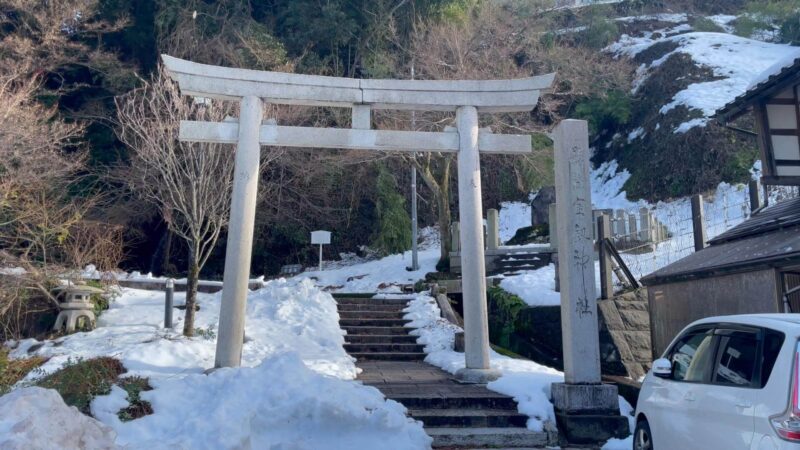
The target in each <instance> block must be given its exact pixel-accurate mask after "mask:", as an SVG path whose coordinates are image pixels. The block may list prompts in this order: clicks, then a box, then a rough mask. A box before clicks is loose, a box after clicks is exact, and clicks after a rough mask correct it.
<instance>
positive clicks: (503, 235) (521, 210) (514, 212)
mask: <svg viewBox="0 0 800 450" xmlns="http://www.w3.org/2000/svg"><path fill="white" fill-rule="evenodd" d="M529 226H531V205H530V203H523V202H503V203H501V204H500V242H507V241H509V240H510V239H511V238H513V237H514V235H515V234H516V233H517V230H519V229H520V228H525V227H529Z"/></svg>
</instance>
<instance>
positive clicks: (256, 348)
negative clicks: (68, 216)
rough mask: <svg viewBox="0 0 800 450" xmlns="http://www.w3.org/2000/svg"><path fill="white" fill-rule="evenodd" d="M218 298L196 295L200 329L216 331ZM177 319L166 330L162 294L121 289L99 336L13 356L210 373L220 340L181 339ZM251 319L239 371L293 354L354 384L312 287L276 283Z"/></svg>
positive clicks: (23, 347)
mask: <svg viewBox="0 0 800 450" xmlns="http://www.w3.org/2000/svg"><path fill="white" fill-rule="evenodd" d="M220 298H221V293H216V294H202V293H200V294H198V299H197V300H198V304H199V305H200V311H198V312H197V314H196V317H195V327H196V328H200V329H203V330H206V331H209V330H210V331H212V332H213V331H215V330H214V328H215V327H216V326H217V323H218V322H219V304H220ZM184 301H185V294H184V293H175V303H176V304H178V305H179V304H182V303H183V302H184ZM173 317H174V319H173V320H174V325H175V328H174V331H166V330H164V329H163V328H162V327H163V320H164V294H163V293H161V292H154V291H141V290H136V289H122V290H121V294H120V295H119V296H118V297H117V298H116V299H115V300H114V301H113V302H112V303H111V307H110V308H109V310H108V311H105V312H104V313H103V314H102V315H101V316H100V318H99V320H98V327H97V328H96V329H95V330H93V331H91V332H88V333H75V334H71V335H68V336H64V337H63V338H59V339H57V340H55V341H45V342H43V343H39V342H37V341H36V340H34V339H27V340H24V341H22V342H21V343H20V345H19V346H18V348H17V349H15V350H14V351H12V352H11V356H12V357H14V358H20V357H25V356H26V355H28V352H27V351H28V349H29V348H30V347H31V346H32V345H34V344H42V346H41V348H39V349H37V350H36V351H35V352H33V354H36V355H40V356H45V357H49V358H50V360H49V361H48V362H47V363H45V365H43V366H42V369H43V370H44V371H45V372H48V373H49V372H52V371H54V370H57V369H58V368H60V367H61V366H62V365H63V364H64V363H65V362H66V361H67V359H68V358H70V357H72V358H75V357H84V358H92V357H96V356H104V355H113V356H115V357H116V358H118V359H119V360H121V361H122V363H123V364H124V365H125V367H126V368H128V370H129V371H130V372H129V374H130V375H141V376H146V377H151V378H172V377H182V376H186V375H188V374H190V373H202V372H203V371H205V370H206V369H208V368H210V367H213V365H214V352H215V349H216V339H215V338H210V339H209V338H203V337H195V338H192V339H188V338H185V337H183V336H182V335H181V334H180V330H182V329H183V311H180V310H177V309H176V310H175V311H174V313H173ZM246 318H247V320H246V322H245V335H246V338H247V342H245V344H244V350H243V354H242V365H244V366H255V365H258V364H259V363H261V361H263V360H264V358H266V357H267V356H271V355H275V354H278V353H283V352H288V351H294V352H297V353H298V354H299V355H300V357H301V358H302V359H303V361H304V362H305V363H306V365H307V366H308V367H309V368H311V369H313V370H317V371H318V372H321V373H324V374H328V375H333V376H337V377H340V378H345V379H352V378H355V376H356V368H355V364H354V363H353V360H352V358H351V357H350V356H348V355H347V353H346V352H345V351H344V348H343V347H342V345H343V344H344V337H343V334H344V332H343V331H342V330H341V329H340V328H339V322H338V320H339V316H338V313H337V310H336V302H335V301H334V300H333V297H331V296H330V294H327V293H324V292H321V291H320V290H319V289H317V288H316V287H314V285H313V283H312V282H311V281H309V280H307V279H305V280H303V279H301V280H288V281H287V280H275V281H270V282H268V283H266V285H265V287H264V288H262V289H259V290H257V291H253V292H250V294H249V295H248V301H247V310H246ZM31 376H33V374H32V375H31Z"/></svg>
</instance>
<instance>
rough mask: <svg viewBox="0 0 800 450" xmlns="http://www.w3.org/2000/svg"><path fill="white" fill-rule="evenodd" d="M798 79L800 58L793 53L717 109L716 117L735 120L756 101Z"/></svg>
mask: <svg viewBox="0 0 800 450" xmlns="http://www.w3.org/2000/svg"><path fill="white" fill-rule="evenodd" d="M798 81H800V58H796V57H795V55H794V54H791V55H788V56H787V58H786V59H782V60H778V61H777V62H776V63H775V64H774V65H772V66H771V67H770V68H768V69H767V70H765V71H764V73H762V74H761V75H760V76H758V77H757V78H756V79H755V80H754V81H753V82H752V83H751V85H750V87H749V88H748V89H747V91H746V92H745V93H744V94H742V95H740V96H738V97H736V98H735V99H733V101H731V102H730V103H728V104H727V105H725V106H723V107H722V109H720V110H719V111H717V113H716V117H717V119H718V120H720V121H721V122H727V121H730V120H733V119H735V118H736V117H738V116H739V115H741V114H743V113H745V112H747V110H749V109H750V107H751V106H752V104H753V103H754V102H755V101H757V100H759V99H761V98H764V97H770V96H772V95H774V94H777V93H778V92H780V91H782V90H783V89H784V88H785V87H786V86H787V85H788V84H794V83H797V82H798Z"/></svg>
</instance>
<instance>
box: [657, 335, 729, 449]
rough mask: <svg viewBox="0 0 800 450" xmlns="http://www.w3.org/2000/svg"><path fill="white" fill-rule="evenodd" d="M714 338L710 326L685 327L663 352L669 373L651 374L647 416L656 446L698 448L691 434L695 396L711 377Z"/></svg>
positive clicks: (695, 403)
mask: <svg viewBox="0 0 800 450" xmlns="http://www.w3.org/2000/svg"><path fill="white" fill-rule="evenodd" d="M715 342H716V338H715V336H714V329H713V327H710V326H705V327H699V328H693V329H690V330H687V331H686V332H685V333H684V334H683V335H682V336H681V337H680V338H679V339H678V340H677V341H675V344H674V345H673V346H672V347H671V348H670V350H669V352H668V353H667V355H666V357H667V359H669V360H670V361H671V363H672V376H671V377H670V378H668V379H662V378H657V377H652V382H651V383H652V384H651V385H652V394H651V396H650V397H651V398H649V399H647V402H648V410H649V414H648V419H649V422H650V428H651V431H652V433H653V441H654V442H655V444H656V446H657V447H660V448H675V449H692V448H700V447H695V443H694V439H693V438H692V429H693V428H694V424H693V421H695V420H696V417H697V416H698V415H699V414H698V413H697V411H696V409H697V407H698V404H697V401H696V398H697V395H698V392H699V391H702V390H703V388H704V387H705V383H707V382H708V381H709V380H710V377H711V368H712V364H713V362H714V350H715Z"/></svg>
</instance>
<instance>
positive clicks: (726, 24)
mask: <svg viewBox="0 0 800 450" xmlns="http://www.w3.org/2000/svg"><path fill="white" fill-rule="evenodd" d="M706 18H707V19H709V20H710V21H712V22H714V23H715V24H717V25H719V26H720V27H721V28H722V29H723V30H725V32H726V33H730V34H733V33H734V31H735V30H734V27H733V25H731V22H733V21H734V20H736V19H737V18H738V16H732V15H729V14H717V15H714V16H708V17H706Z"/></svg>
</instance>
